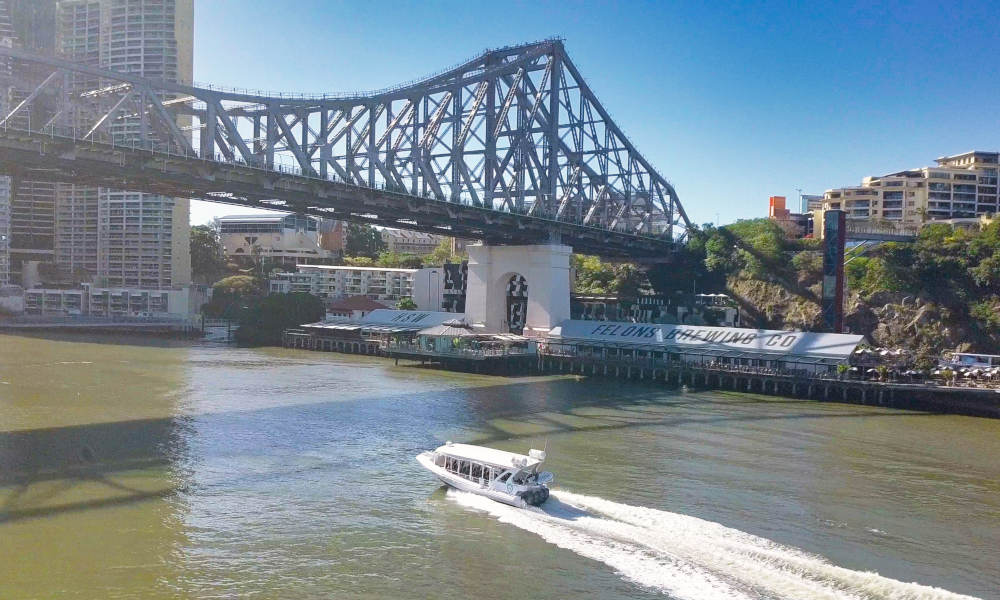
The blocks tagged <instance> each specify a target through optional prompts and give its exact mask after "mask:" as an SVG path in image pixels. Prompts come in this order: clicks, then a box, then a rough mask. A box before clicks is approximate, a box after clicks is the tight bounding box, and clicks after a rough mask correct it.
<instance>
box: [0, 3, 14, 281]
mask: <svg viewBox="0 0 1000 600" xmlns="http://www.w3.org/2000/svg"><path fill="white" fill-rule="evenodd" d="M0 45H3V46H6V47H8V48H10V47H13V46H14V27H13V25H12V24H11V18H10V12H9V7H8V6H7V5H6V4H4V3H3V2H2V1H0ZM10 75H11V64H10V63H8V62H4V63H2V64H0V92H2V93H0V112H2V113H3V114H4V115H6V114H7V112H8V107H9V106H10V96H11V93H10V91H11V89H10ZM10 198H11V194H10V177H0V287H4V286H6V285H8V284H9V283H10V262H11V260H10V236H11V222H10V219H11V204H10Z"/></svg>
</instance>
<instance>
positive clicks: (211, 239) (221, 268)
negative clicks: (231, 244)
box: [191, 225, 226, 285]
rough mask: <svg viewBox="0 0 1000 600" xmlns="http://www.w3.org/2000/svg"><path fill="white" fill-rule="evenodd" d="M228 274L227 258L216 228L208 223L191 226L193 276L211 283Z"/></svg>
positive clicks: (200, 281) (195, 279)
mask: <svg viewBox="0 0 1000 600" xmlns="http://www.w3.org/2000/svg"><path fill="white" fill-rule="evenodd" d="M225 274H226V258H225V254H224V250H223V248H222V242H221V241H220V240H219V234H218V232H217V231H216V230H214V229H212V228H211V227H209V226H207V225H195V226H194V227H192V228H191V277H192V279H194V281H195V282H196V283H202V284H206V285H207V284H209V283H212V282H213V281H217V280H218V279H219V278H220V277H222V276H223V275H225Z"/></svg>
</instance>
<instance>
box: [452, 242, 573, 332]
mask: <svg viewBox="0 0 1000 600" xmlns="http://www.w3.org/2000/svg"><path fill="white" fill-rule="evenodd" d="M467 249H468V252H469V278H468V283H467V287H466V298H465V316H466V320H467V321H468V322H469V323H470V324H473V325H481V326H483V327H486V328H487V329H490V330H496V331H502V332H508V331H513V332H516V333H522V332H523V333H524V334H525V335H533V334H539V335H541V334H545V333H548V332H549V330H551V329H552V328H553V327H555V326H556V325H558V324H559V323H561V322H563V321H565V320H566V319H569V317H570V312H569V296H570V281H569V259H570V254H571V253H572V251H573V249H572V248H571V247H569V246H564V245H562V244H537V245H530V246H491V245H486V244H476V245H472V246H468V248H467Z"/></svg>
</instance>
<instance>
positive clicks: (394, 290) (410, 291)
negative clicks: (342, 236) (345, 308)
mask: <svg viewBox="0 0 1000 600" xmlns="http://www.w3.org/2000/svg"><path fill="white" fill-rule="evenodd" d="M444 277H445V276H444V273H443V269H441V268H425V269H397V268H386V267H351V266H333V265H298V266H297V267H296V269H295V272H294V273H281V272H278V273H272V274H271V279H270V281H269V283H268V290H269V291H270V293H272V294H283V293H289V292H305V293H308V294H312V295H314V296H319V297H320V298H323V299H324V300H326V301H327V303H328V304H331V303H332V302H334V301H336V300H342V299H344V298H348V297H352V296H364V297H366V298H369V299H371V300H377V301H379V302H383V303H393V304H394V303H396V302H398V301H399V300H401V299H403V298H411V299H412V300H413V301H414V303H416V305H417V307H418V308H419V309H420V310H435V311H436V310H440V309H441V305H442V303H443V298H444V293H445V279H444Z"/></svg>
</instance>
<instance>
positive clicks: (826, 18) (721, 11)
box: [192, 0, 1000, 223]
mask: <svg viewBox="0 0 1000 600" xmlns="http://www.w3.org/2000/svg"><path fill="white" fill-rule="evenodd" d="M873 4H874V3H869V2H862V3H858V4H855V5H851V4H848V3H839V2H816V3H812V2H809V1H802V2H787V3H777V2H775V3H762V4H755V5H750V4H745V5H744V4H739V3H732V4H728V3H725V2H711V3H709V2H705V3H702V2H690V1H685V2H654V3H645V2H630V3H626V2H621V3H598V2H589V3H583V2H570V1H565V2H537V1H536V2H525V3H503V2H483V3H479V2H431V1H428V2H412V3H410V2H405V3H404V2H400V3H395V2H345V3H341V2H333V1H330V0H195V55H194V56H195V59H194V60H195V79H196V80H197V81H199V82H211V83H215V84H220V85H231V86H240V87H243V86H245V87H252V88H259V89H270V90H283V91H299V92H317V93H318V92H342V91H352V90H367V89H377V88H382V87H385V86H388V85H391V84H394V83H399V82H403V81H408V80H411V79H414V78H417V77H420V76H422V75H425V74H429V73H432V72H434V71H437V70H439V69H442V68H444V67H447V66H450V65H452V64H455V63H457V62H459V61H461V60H464V59H466V58H468V57H471V56H474V55H476V54H478V53H480V52H481V51H482V50H483V49H485V48H493V47H498V46H504V45H508V44H515V43H521V42H528V41H535V40H539V39H543V38H546V37H551V36H560V37H563V38H564V39H565V46H566V51H567V53H568V54H569V56H570V58H571V59H572V60H573V62H574V63H575V64H576V66H577V67H578V68H579V69H580V71H581V72H582V74H583V76H584V77H586V78H587V80H588V82H589V83H590V85H591V88H592V89H593V90H594V92H595V93H596V94H597V96H598V97H599V98H600V100H601V102H602V103H603V104H604V106H605V108H607V109H608V111H609V112H610V113H611V114H612V115H613V116H614V118H615V120H616V121H617V123H618V125H619V126H620V127H621V128H622V130H623V131H624V132H625V133H626V134H627V135H628V136H629V137H630V138H631V139H632V140H633V142H635V144H636V145H637V146H638V148H639V150H640V151H641V152H642V153H643V154H644V155H645V156H646V158H648V159H649V160H650V161H651V162H652V164H653V165H654V167H655V168H656V169H657V170H658V171H659V172H660V173H661V174H662V175H663V176H664V177H666V178H667V179H668V180H669V181H671V182H672V183H673V184H674V187H675V188H676V189H677V193H678V195H679V196H680V199H681V203H682V204H683V205H684V207H685V209H686V210H687V212H688V214H689V216H690V217H691V218H692V220H693V221H695V222H697V223H704V222H710V221H711V222H715V221H716V220H717V219H720V220H721V222H722V223H727V222H731V221H735V220H736V219H737V218H750V217H758V216H763V215H765V214H766V212H767V197H768V196H770V195H784V196H788V197H789V199H790V200H791V199H793V198H797V196H798V193H797V192H796V189H797V188H801V189H802V190H803V193H806V194H808V193H815V194H821V193H822V192H823V190H825V189H827V188H831V187H838V186H844V185H857V184H859V183H860V181H861V178H862V177H864V176H866V175H877V174H882V173H886V172H891V171H897V170H902V169H905V168H911V167H917V166H924V165H928V164H932V163H933V159H934V158H936V157H938V156H942V155H946V154H956V153H959V152H964V151H966V150H971V149H977V150H998V149H1000V62H998V59H1000V5H998V4H997V3H996V2H995V1H994V2H978V1H965V2H960V3H954V2H951V3H942V2H926V1H925V2H913V3H884V4H882V5H880V6H874V5H873ZM234 212H246V211H245V210H244V209H238V208H232V207H226V206H223V205H213V204H205V203H200V202H197V203H194V205H193V208H192V222H195V223H202V222H205V221H206V220H207V219H209V218H211V216H212V215H216V214H232V213H234Z"/></svg>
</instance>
